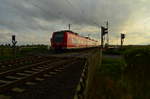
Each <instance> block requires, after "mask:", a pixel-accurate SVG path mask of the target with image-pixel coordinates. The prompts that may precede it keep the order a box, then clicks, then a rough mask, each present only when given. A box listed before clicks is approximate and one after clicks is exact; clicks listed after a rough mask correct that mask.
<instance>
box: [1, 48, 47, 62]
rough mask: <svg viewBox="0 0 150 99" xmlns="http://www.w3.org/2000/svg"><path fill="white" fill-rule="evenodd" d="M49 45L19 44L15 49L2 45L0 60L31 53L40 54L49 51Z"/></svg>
mask: <svg viewBox="0 0 150 99" xmlns="http://www.w3.org/2000/svg"><path fill="white" fill-rule="evenodd" d="M48 51H49V50H48V49H47V46H45V45H28V46H17V47H16V48H15V53H14V49H13V48H12V47H10V46H0V60H8V59H13V58H19V57H24V56H27V55H29V54H34V55H36V54H38V53H45V52H48Z"/></svg>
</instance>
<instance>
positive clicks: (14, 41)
mask: <svg viewBox="0 0 150 99" xmlns="http://www.w3.org/2000/svg"><path fill="white" fill-rule="evenodd" d="M12 43H13V46H15V45H16V43H17V41H16V35H12Z"/></svg>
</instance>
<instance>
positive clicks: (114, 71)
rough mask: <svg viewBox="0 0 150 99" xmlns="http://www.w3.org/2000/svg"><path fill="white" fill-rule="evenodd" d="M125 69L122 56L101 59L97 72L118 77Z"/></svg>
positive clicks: (114, 77)
mask: <svg viewBox="0 0 150 99" xmlns="http://www.w3.org/2000/svg"><path fill="white" fill-rule="evenodd" d="M124 69H125V62H124V60H123V59H122V58H115V59H113V58H108V57H107V58H105V57H103V59H102V65H101V67H99V69H98V74H100V75H105V76H110V77H111V78H113V79H118V77H120V76H121V73H122V72H123V70H124Z"/></svg>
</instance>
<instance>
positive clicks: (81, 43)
mask: <svg viewBox="0 0 150 99" xmlns="http://www.w3.org/2000/svg"><path fill="white" fill-rule="evenodd" d="M98 45H99V43H98V41H96V40H93V39H90V38H88V37H82V36H80V35H78V34H77V33H74V32H72V31H69V30H64V31H57V32H53V34H52V38H51V46H52V48H53V49H79V48H89V47H96V46H98Z"/></svg>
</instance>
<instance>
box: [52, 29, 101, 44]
mask: <svg viewBox="0 0 150 99" xmlns="http://www.w3.org/2000/svg"><path fill="white" fill-rule="evenodd" d="M60 32H62V33H64V32H69V33H72V34H75V35H78V33H75V32H73V31H71V30H61V31H56V32H54V33H60ZM79 36H80V37H84V36H81V35H79ZM84 38H86V39H89V40H92V41H96V40H94V39H91V38H90V37H84ZM96 42H98V41H96Z"/></svg>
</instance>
